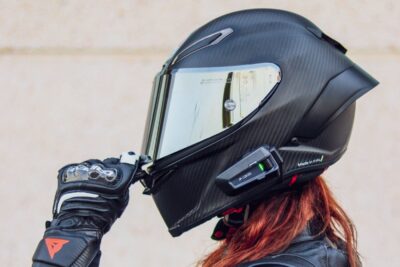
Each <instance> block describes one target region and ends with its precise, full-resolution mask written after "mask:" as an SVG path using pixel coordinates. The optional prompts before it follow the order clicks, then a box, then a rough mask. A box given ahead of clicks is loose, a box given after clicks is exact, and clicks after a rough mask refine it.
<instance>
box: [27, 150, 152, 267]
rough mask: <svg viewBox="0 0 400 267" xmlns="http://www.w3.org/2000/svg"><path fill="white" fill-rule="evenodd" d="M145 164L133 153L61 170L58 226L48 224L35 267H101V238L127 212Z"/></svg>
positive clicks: (56, 208) (56, 206)
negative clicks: (136, 176)
mask: <svg viewBox="0 0 400 267" xmlns="http://www.w3.org/2000/svg"><path fill="white" fill-rule="evenodd" d="M142 161H144V159H143V158H140V157H138V156H137V155H135V154H134V153H133V152H128V153H125V154H123V155H122V156H121V158H120V159H117V158H109V159H106V160H104V161H100V160H88V161H85V162H82V163H80V164H70V165H67V166H65V167H63V168H62V169H60V170H59V173H58V188H57V192H56V196H55V200H54V206H53V220H52V221H51V222H47V223H46V228H47V229H46V231H45V234H44V237H43V239H42V240H41V241H40V243H39V245H38V247H37V249H36V251H35V254H34V255H33V265H32V266H34V267H38V266H40V267H43V266H74V267H75V266H76V267H77V266H98V264H99V259H100V255H101V252H100V242H101V238H102V236H103V235H104V234H105V233H106V232H108V230H110V227H111V225H112V224H113V223H114V222H115V220H116V219H117V218H119V217H120V216H121V215H122V213H123V211H124V210H125V207H126V206H127V204H128V200H129V186H130V185H131V184H132V183H133V182H135V181H136V178H135V175H136V174H137V171H138V168H139V165H141V163H142Z"/></svg>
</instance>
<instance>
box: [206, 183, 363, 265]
mask: <svg viewBox="0 0 400 267" xmlns="http://www.w3.org/2000/svg"><path fill="white" fill-rule="evenodd" d="M257 205H258V206H256V208H255V210H254V211H253V213H252V214H251V216H250V218H249V220H248V221H247V222H246V223H245V224H244V225H242V226H241V227H239V228H238V229H237V230H236V231H235V232H233V233H232V234H230V235H228V236H227V238H226V239H225V240H224V241H221V244H220V245H219V247H218V248H217V249H216V250H215V251H214V252H212V253H211V254H209V255H208V256H207V257H206V258H205V259H204V260H202V261H201V262H200V263H199V264H200V265H201V266H203V267H211V266H212V267H232V266H236V265H238V264H240V263H243V262H248V261H254V260H258V259H261V258H263V257H265V256H268V255H270V254H272V253H277V252H280V251H282V250H284V249H285V248H287V247H288V246H289V245H290V243H291V241H292V240H293V239H294V238H295V237H296V236H297V235H298V234H299V233H300V232H302V231H303V230H304V229H305V228H306V227H307V225H308V224H309V223H310V222H311V221H312V222H313V225H314V224H315V225H317V229H316V235H320V234H325V235H326V236H327V237H328V238H329V239H330V241H332V242H333V243H334V244H335V245H337V246H339V247H341V246H344V247H345V250H346V252H347V258H348V261H349V264H350V266H351V267H356V266H359V257H358V254H357V242H356V231H355V228H354V226H353V224H352V222H351V220H350V218H349V217H348V216H347V215H346V213H345V212H344V210H343V209H342V208H341V207H340V206H339V204H338V203H337V201H336V200H335V199H334V197H333V195H332V193H331V191H330V190H329V188H328V186H327V185H326V183H325V181H324V180H323V178H322V177H317V178H316V179H313V180H312V181H310V182H308V183H306V184H305V185H303V186H301V187H298V188H293V189H291V190H289V191H286V192H281V193H279V194H275V195H273V196H272V197H270V198H268V199H267V200H264V201H262V202H260V203H259V204H257Z"/></svg>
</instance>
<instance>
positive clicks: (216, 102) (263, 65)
mask: <svg viewBox="0 0 400 267" xmlns="http://www.w3.org/2000/svg"><path fill="white" fill-rule="evenodd" d="M345 53H346V49H345V48H344V47H343V46H342V45H341V44H340V43H338V42H337V41H335V40H333V39H332V38H330V37H329V36H327V35H326V34H324V33H323V32H322V31H321V30H320V29H319V28H318V27H317V26H315V25H314V24H313V23H311V22H310V21H308V20H307V19H305V18H303V17H301V16H299V15H296V14H293V13H290V12H286V11H281V10H273V9H255V10H244V11H239V12H235V13H231V14H228V15H225V16H222V17H219V18H217V19H215V20H213V21H211V22H209V23H207V24H206V25H204V26H203V27H201V28H199V29H198V30H196V31H195V32H194V33H192V34H191V35H190V36H189V37H188V38H187V39H186V40H185V41H184V42H183V44H182V45H181V46H180V47H179V48H178V49H177V50H176V51H175V52H174V54H173V55H172V56H171V58H169V59H168V60H167V62H166V63H165V64H164V66H163V68H162V70H161V72H160V73H159V74H158V75H157V76H156V78H155V82H154V88H153V95H152V102H151V105H150V111H149V115H148V123H147V131H146V133H145V138H144V143H143V153H144V154H147V155H150V156H151V157H152V158H153V162H151V163H150V164H148V165H145V166H144V167H145V170H146V172H147V174H148V176H146V177H145V178H144V179H143V183H144V185H145V187H146V189H145V192H146V193H148V194H151V195H152V196H153V199H154V201H155V203H156V205H157V207H158V209H159V211H160V213H161V215H162V217H163V218H164V220H165V223H166V224H167V226H168V229H169V231H170V233H171V234H172V235H173V236H177V235H180V234H181V233H183V232H184V231H187V230H189V229H191V228H193V227H195V226H197V225H199V224H201V223H203V222H205V221H206V220H209V219H210V218H212V217H214V216H216V215H219V214H222V213H223V212H224V211H226V210H228V209H230V208H232V207H241V206H243V205H246V204H248V203H251V202H253V201H256V200H259V199H263V198H266V197H267V196H268V195H269V194H271V192H276V191H278V190H285V189H286V188H288V187H290V186H294V185H298V184H301V183H304V182H305V181H308V180H309V179H312V178H315V177H316V176H318V175H319V174H321V173H322V172H323V171H324V170H325V169H326V168H327V167H329V166H330V165H332V164H334V163H335V162H336V161H337V160H339V159H340V157H341V156H342V155H343V153H344V152H345V151H346V148H347V143H348V141H349V138H350V133H351V129H352V125H353V119H354V112H355V100H356V99H357V98H359V97H360V96H361V95H363V94H364V93H366V92H367V91H369V90H370V89H372V88H373V87H375V86H376V85H377V84H378V82H377V81H376V80H375V79H374V78H372V77H371V76H370V75H368V74H367V73H366V72H365V71H364V70H362V69H361V68H360V67H359V66H357V65H356V64H354V63H353V62H352V61H351V60H350V59H349V58H348V57H347V56H346V55H345Z"/></svg>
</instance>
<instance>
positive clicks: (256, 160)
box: [215, 146, 283, 195]
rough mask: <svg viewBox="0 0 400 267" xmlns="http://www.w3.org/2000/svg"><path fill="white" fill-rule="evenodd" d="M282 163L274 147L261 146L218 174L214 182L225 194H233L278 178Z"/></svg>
mask: <svg viewBox="0 0 400 267" xmlns="http://www.w3.org/2000/svg"><path fill="white" fill-rule="evenodd" d="M282 162H283V161H282V157H281V156H280V155H279V153H278V151H277V150H276V149H275V148H274V147H272V148H270V147H268V146H262V147H259V148H257V149H255V150H253V151H252V152H250V153H248V154H246V155H245V156H244V157H243V158H242V159H240V160H239V161H238V162H236V163H235V164H233V165H232V166H231V167H229V168H228V169H227V170H225V171H223V172H222V173H220V174H219V175H218V176H217V178H216V181H215V182H216V184H217V186H218V187H220V188H221V190H223V191H224V192H225V193H226V194H228V195H231V194H235V193H238V192H241V191H242V190H243V189H246V188H248V187H249V186H251V185H255V184H258V183H259V182H261V181H264V180H266V179H268V180H271V179H277V178H280V177H281V165H282Z"/></svg>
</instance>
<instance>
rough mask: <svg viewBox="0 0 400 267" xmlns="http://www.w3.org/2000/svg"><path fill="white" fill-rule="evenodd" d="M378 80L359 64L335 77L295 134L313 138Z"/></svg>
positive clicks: (376, 83)
mask: <svg viewBox="0 0 400 267" xmlns="http://www.w3.org/2000/svg"><path fill="white" fill-rule="evenodd" d="M378 83H379V82H378V81H377V80H375V79H374V78H373V77H372V76H371V75H369V74H368V73H367V72H365V71H364V70H363V69H361V68H360V67H358V66H357V65H353V66H352V67H350V68H348V69H346V70H345V71H343V72H341V73H339V74H338V75H336V76H335V77H333V78H332V79H331V80H330V81H329V82H328V83H327V85H326V86H325V88H324V89H323V91H322V93H321V94H320V95H319V97H318V99H317V100H316V101H315V102H314V104H313V105H312V107H311V108H310V109H309V111H308V112H307V114H306V115H305V116H304V119H303V121H302V123H301V125H302V127H301V128H299V129H298V130H297V131H296V134H295V136H298V137H303V138H313V137H315V136H317V135H318V134H319V133H320V132H321V131H322V130H323V129H324V128H325V127H326V126H327V125H328V124H329V123H330V122H332V121H333V120H334V119H335V118H337V117H338V116H339V114H341V113H342V112H343V111H344V110H346V108H348V107H349V106H350V105H351V104H352V103H353V102H354V101H355V100H357V99H358V98H359V97H361V96H362V95H364V94H365V93H367V92H368V91H369V90H371V89H372V88H374V87H375V86H377V85H378Z"/></svg>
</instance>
